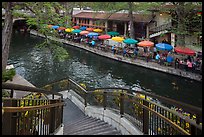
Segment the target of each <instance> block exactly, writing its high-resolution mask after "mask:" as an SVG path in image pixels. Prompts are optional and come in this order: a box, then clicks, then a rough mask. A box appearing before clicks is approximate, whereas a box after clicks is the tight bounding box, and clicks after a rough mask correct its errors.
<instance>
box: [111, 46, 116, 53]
mask: <svg viewBox="0 0 204 137" xmlns="http://www.w3.org/2000/svg"><path fill="white" fill-rule="evenodd" d="M111 50H112V52H113V55H115V52H116V49H115V45H113V46H112V48H111Z"/></svg>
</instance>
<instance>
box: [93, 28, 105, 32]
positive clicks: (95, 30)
mask: <svg viewBox="0 0 204 137" xmlns="http://www.w3.org/2000/svg"><path fill="white" fill-rule="evenodd" d="M93 31H94V32H98V33H101V32H102V31H103V30H102V29H94V30H93Z"/></svg>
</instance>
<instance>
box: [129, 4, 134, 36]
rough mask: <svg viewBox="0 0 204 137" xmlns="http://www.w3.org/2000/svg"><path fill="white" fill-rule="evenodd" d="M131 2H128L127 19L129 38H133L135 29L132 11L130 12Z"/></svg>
mask: <svg viewBox="0 0 204 137" xmlns="http://www.w3.org/2000/svg"><path fill="white" fill-rule="evenodd" d="M132 4H133V3H132V2H128V6H129V19H130V38H132V39H135V30H134V24H133V23H134V22H133V13H132Z"/></svg>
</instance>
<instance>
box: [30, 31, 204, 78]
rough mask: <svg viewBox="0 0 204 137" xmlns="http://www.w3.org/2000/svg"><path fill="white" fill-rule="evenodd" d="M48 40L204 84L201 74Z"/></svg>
mask: <svg viewBox="0 0 204 137" xmlns="http://www.w3.org/2000/svg"><path fill="white" fill-rule="evenodd" d="M30 34H32V35H35V36H40V37H43V38H45V36H44V35H43V34H40V33H38V32H37V31H34V30H31V31H30ZM48 38H49V39H51V40H55V41H58V42H62V43H63V44H66V45H71V46H74V47H77V48H80V49H83V50H86V51H89V52H92V53H94V54H96V55H100V56H103V57H106V58H109V59H113V60H116V61H119V62H123V63H127V64H130V65H136V66H139V67H144V68H147V69H152V70H156V71H159V72H163V73H168V74H172V75H176V76H180V77H184V78H188V79H192V80H196V81H199V82H202V75H199V74H195V73H191V72H187V71H184V70H180V69H175V68H172V67H168V66H161V65H159V64H157V63H155V62H145V61H143V60H140V59H137V60H134V59H130V58H127V57H123V56H121V55H113V54H112V53H111V52H103V51H101V50H98V49H95V48H92V47H89V46H84V45H82V44H80V43H75V42H72V41H68V40H65V39H60V38H55V37H52V36H48Z"/></svg>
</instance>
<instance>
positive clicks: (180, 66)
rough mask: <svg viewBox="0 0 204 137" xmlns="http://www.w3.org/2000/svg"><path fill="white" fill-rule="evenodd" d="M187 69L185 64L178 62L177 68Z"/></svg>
mask: <svg viewBox="0 0 204 137" xmlns="http://www.w3.org/2000/svg"><path fill="white" fill-rule="evenodd" d="M187 67H188V65H187V64H186V63H185V62H183V63H181V62H179V68H180V69H184V70H187Z"/></svg>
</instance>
